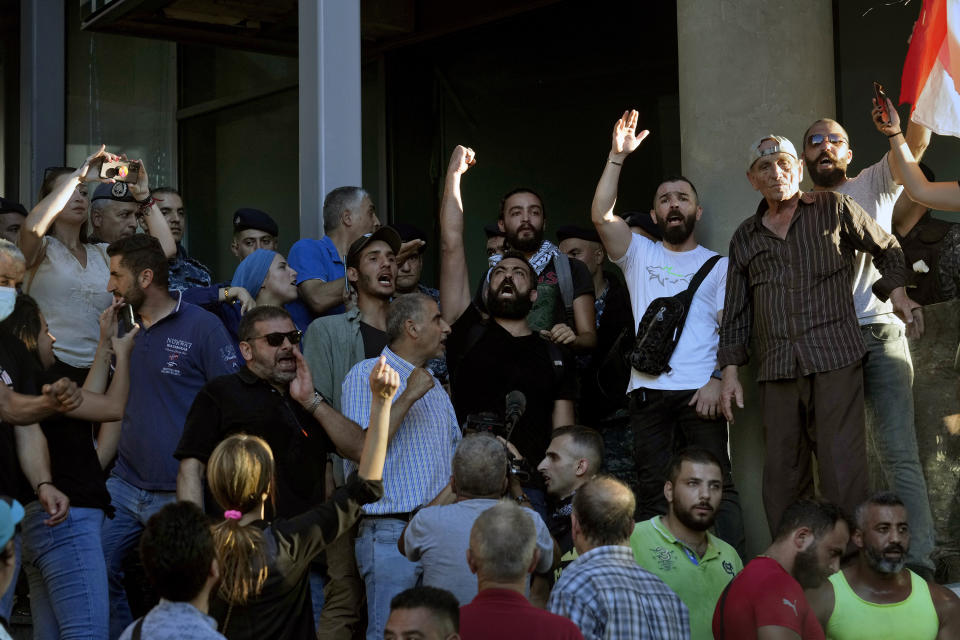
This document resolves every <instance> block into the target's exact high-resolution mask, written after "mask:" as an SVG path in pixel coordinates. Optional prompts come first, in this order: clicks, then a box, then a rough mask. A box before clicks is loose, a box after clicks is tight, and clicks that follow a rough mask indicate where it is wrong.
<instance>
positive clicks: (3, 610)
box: [0, 533, 21, 621]
mask: <svg viewBox="0 0 960 640" xmlns="http://www.w3.org/2000/svg"><path fill="white" fill-rule="evenodd" d="M13 552H14V554H15V556H14V557H15V564H14V566H13V579H12V580H11V581H10V586H9V587H7V590H6V592H5V593H4V594H3V597H2V598H0V616H3V619H4V620H7V621H9V620H10V615H11V614H12V613H13V601H14V600H15V599H16V597H17V578H19V577H20V566H21V558H20V554H21V550H20V534H19V533H18V534H16V535H15V536H13Z"/></svg>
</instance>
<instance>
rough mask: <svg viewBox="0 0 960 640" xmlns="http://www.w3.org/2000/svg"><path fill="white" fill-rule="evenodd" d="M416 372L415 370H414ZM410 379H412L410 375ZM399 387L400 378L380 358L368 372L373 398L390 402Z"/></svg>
mask: <svg viewBox="0 0 960 640" xmlns="http://www.w3.org/2000/svg"><path fill="white" fill-rule="evenodd" d="M414 371H416V370H414ZM411 377H413V376H412V375H411ZM399 386H400V376H399V375H398V374H397V372H396V371H394V370H393V367H391V366H390V365H388V364H387V358H386V357H385V356H380V359H379V360H378V361H377V364H375V365H373V369H371V370H370V392H371V393H373V395H374V397H380V398H383V399H384V400H392V399H393V396H394V395H396V393H397V388H398V387H399Z"/></svg>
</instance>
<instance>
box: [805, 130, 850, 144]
mask: <svg viewBox="0 0 960 640" xmlns="http://www.w3.org/2000/svg"><path fill="white" fill-rule="evenodd" d="M824 140H826V141H827V142H829V143H830V144H834V145H837V144H840V143H842V142H846V141H847V140H846V139H845V138H844V137H843V136H841V135H840V134H839V133H826V134H824V133H815V134H813V135H812V136H810V137H809V138H807V142H808V143H809V144H810V146H811V147H819V146H820V145H821V144H823V141H824Z"/></svg>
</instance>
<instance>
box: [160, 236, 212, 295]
mask: <svg viewBox="0 0 960 640" xmlns="http://www.w3.org/2000/svg"><path fill="white" fill-rule="evenodd" d="M169 280H170V285H169V288H170V290H171V291H183V290H184V289H192V288H193V287H209V286H210V283H211V282H212V281H213V276H212V275H211V274H210V269H208V268H207V267H206V265H204V264H203V263H202V262H200V261H199V260H196V259H194V258H191V257H190V256H189V255H187V250H186V249H184V248H183V245H182V244H180V243H179V242H178V243H177V255H176V256H175V257H174V258H172V259H171V260H170V275H169Z"/></svg>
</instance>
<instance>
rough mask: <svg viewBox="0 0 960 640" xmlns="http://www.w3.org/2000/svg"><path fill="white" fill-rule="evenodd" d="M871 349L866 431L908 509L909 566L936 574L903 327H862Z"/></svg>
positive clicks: (865, 380) (867, 366)
mask: <svg viewBox="0 0 960 640" xmlns="http://www.w3.org/2000/svg"><path fill="white" fill-rule="evenodd" d="M860 335H861V336H863V342H864V343H865V344H866V345H867V356H866V358H865V359H864V362H863V391H864V400H865V404H866V410H867V427H868V429H870V430H871V434H870V436H872V437H871V439H872V440H873V441H874V442H875V443H876V445H877V452H878V454H879V456H880V464H881V466H882V468H883V472H884V475H885V476H886V477H887V480H888V482H887V483H886V484H888V485H889V487H890V489H891V490H892V491H894V492H895V493H896V494H897V495H898V496H900V499H901V500H903V504H904V505H905V506H906V507H907V518H908V520H909V522H910V551H909V552H908V553H907V562H908V563H910V564H915V565H919V566H922V567H926V568H928V569H930V570H933V569H934V564H933V561H932V560H931V559H930V553H931V552H932V551H933V545H934V539H933V516H932V515H931V513H930V501H929V499H928V497H927V483H926V480H925V479H924V477H923V469H922V468H921V466H920V456H919V454H918V453H917V432H916V427H915V426H914V422H913V362H912V361H911V359H910V348H909V346H908V345H907V339H906V337H904V334H903V328H902V327H900V326H899V325H893V324H868V325H863V326H861V327H860Z"/></svg>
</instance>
